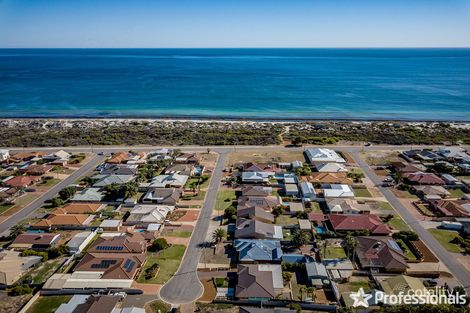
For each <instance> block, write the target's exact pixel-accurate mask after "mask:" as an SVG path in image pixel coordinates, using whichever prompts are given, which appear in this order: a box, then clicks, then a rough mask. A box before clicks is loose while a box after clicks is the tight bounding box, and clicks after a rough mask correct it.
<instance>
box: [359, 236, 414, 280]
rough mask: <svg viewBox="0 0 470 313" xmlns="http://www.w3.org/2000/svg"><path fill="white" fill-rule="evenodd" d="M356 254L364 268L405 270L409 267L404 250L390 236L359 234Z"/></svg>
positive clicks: (393, 270)
mask: <svg viewBox="0 0 470 313" xmlns="http://www.w3.org/2000/svg"><path fill="white" fill-rule="evenodd" d="M356 239H357V242H358V245H357V247H356V254H357V256H358V259H359V262H360V263H361V267H362V268H364V269H365V268H379V269H383V270H385V271H392V272H404V271H406V269H407V268H408V265H407V263H406V261H405V257H404V255H403V251H402V250H401V249H400V247H399V246H398V244H397V243H396V242H395V241H394V240H393V239H392V238H390V237H373V236H367V237H365V236H358V237H356Z"/></svg>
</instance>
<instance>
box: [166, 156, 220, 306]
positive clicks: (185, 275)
mask: <svg viewBox="0 0 470 313" xmlns="http://www.w3.org/2000/svg"><path fill="white" fill-rule="evenodd" d="M226 157H227V152H222V153H220V155H219V159H218V161H217V165H216V166H215V169H214V172H213V173H212V178H211V182H210V185H209V189H208V190H207V194H206V199H205V202H204V206H203V207H202V209H201V213H200V215H199V220H198V222H197V224H196V228H195V229H194V231H193V235H192V237H191V241H190V242H189V245H188V247H187V249H186V253H185V255H184V258H183V260H182V262H181V265H180V268H179V270H178V272H177V273H176V274H175V276H174V277H173V278H172V279H171V280H170V281H169V282H168V283H167V284H166V285H165V286H163V288H162V289H161V290H160V297H161V298H162V300H164V301H166V302H168V303H172V304H182V303H188V302H192V301H194V300H197V299H198V298H199V297H200V296H201V295H202V293H203V287H202V284H201V283H200V281H199V278H198V276H197V265H198V263H199V259H200V258H201V253H202V247H201V244H203V243H204V242H205V239H206V233H207V228H208V226H209V222H210V217H211V214H212V210H214V208H215V202H216V198H217V191H218V189H219V185H220V182H221V180H222V174H223V173H222V170H223V168H224V164H225V160H226Z"/></svg>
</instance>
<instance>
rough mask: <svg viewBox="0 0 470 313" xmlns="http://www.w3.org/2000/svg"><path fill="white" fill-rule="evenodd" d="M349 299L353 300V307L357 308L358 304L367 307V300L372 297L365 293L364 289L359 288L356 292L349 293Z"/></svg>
mask: <svg viewBox="0 0 470 313" xmlns="http://www.w3.org/2000/svg"><path fill="white" fill-rule="evenodd" d="M349 296H350V297H351V299H353V300H354V303H353V307H355V308H357V307H358V306H362V307H365V308H368V307H369V302H368V300H369V299H370V298H372V295H369V294H366V293H365V292H364V289H362V287H361V288H359V290H358V291H357V292H353V293H351V294H350V295H349Z"/></svg>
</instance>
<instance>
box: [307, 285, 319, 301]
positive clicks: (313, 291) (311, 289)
mask: <svg viewBox="0 0 470 313" xmlns="http://www.w3.org/2000/svg"><path fill="white" fill-rule="evenodd" d="M316 292H317V289H316V288H315V287H308V288H307V294H310V295H311V297H312V302H315V299H316Z"/></svg>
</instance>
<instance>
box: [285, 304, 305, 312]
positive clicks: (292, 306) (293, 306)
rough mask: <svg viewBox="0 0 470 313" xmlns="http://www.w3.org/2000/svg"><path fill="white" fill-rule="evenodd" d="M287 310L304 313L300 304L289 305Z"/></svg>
mask: <svg viewBox="0 0 470 313" xmlns="http://www.w3.org/2000/svg"><path fill="white" fill-rule="evenodd" d="M287 308H288V309H290V310H295V312H297V313H302V307H301V306H300V304H298V303H289V305H288V306H287Z"/></svg>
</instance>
